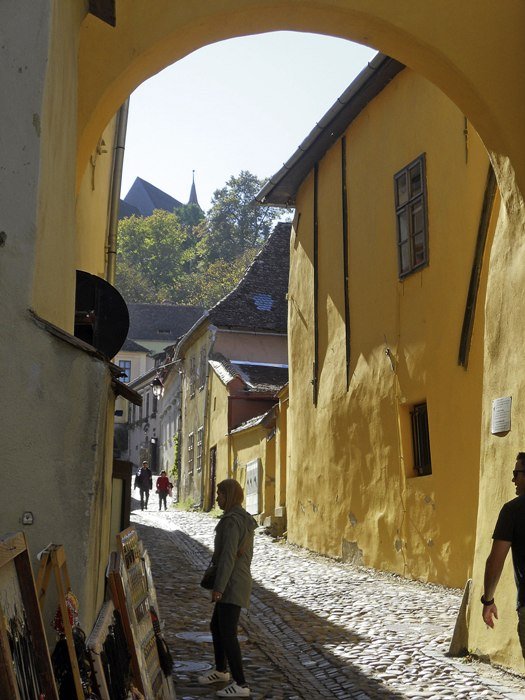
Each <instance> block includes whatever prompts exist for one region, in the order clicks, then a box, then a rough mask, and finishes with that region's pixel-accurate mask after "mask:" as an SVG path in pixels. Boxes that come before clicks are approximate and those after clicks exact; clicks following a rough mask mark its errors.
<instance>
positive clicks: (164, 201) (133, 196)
mask: <svg viewBox="0 0 525 700" xmlns="http://www.w3.org/2000/svg"><path fill="white" fill-rule="evenodd" d="M124 201H125V202H126V203H127V204H130V205H131V206H132V207H134V208H136V209H137V210H138V211H139V214H140V216H151V215H152V214H153V211H154V210H155V209H162V210H163V211H168V212H173V211H174V210H175V209H176V208H177V207H181V206H182V202H179V200H178V199H175V197H172V196H171V195H169V194H167V193H166V192H163V191H162V190H159V188H158V187H155V185H152V184H151V182H148V181H147V180H143V179H142V178H141V177H137V178H135V182H134V183H133V184H132V185H131V188H130V190H129V192H128V193H127V195H126V196H125V197H124Z"/></svg>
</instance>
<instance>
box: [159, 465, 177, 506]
mask: <svg viewBox="0 0 525 700" xmlns="http://www.w3.org/2000/svg"><path fill="white" fill-rule="evenodd" d="M155 485H156V488H157V493H158V494H159V510H162V504H163V503H164V510H168V508H167V506H166V497H167V496H168V494H169V493H170V491H171V489H172V488H173V484H172V483H171V482H170V480H169V479H168V477H167V476H166V472H165V470H164V469H163V470H162V471H161V473H160V476H159V477H157V482H156V484H155Z"/></svg>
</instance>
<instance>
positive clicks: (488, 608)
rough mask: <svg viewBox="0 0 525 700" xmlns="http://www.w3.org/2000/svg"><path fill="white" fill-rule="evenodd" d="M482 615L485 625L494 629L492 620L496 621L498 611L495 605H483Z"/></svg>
mask: <svg viewBox="0 0 525 700" xmlns="http://www.w3.org/2000/svg"><path fill="white" fill-rule="evenodd" d="M482 615H483V621H484V622H485V624H486V625H488V626H489V627H490V628H491V629H494V618H495V619H496V620H497V619H498V609H497V607H496V603H492V605H484V606H483V613H482Z"/></svg>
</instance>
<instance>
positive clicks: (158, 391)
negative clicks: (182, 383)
mask: <svg viewBox="0 0 525 700" xmlns="http://www.w3.org/2000/svg"><path fill="white" fill-rule="evenodd" d="M151 390H152V391H153V396H154V397H155V398H156V399H160V397H161V396H162V394H163V393H164V384H163V383H162V381H161V379H160V377H159V376H156V377H155V379H154V380H153V381H152V382H151Z"/></svg>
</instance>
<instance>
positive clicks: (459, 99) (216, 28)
mask: <svg viewBox="0 0 525 700" xmlns="http://www.w3.org/2000/svg"><path fill="white" fill-rule="evenodd" d="M116 9H117V26H116V28H113V27H110V26H109V25H107V24H104V23H103V22H101V21H100V20H98V19H97V18H95V17H94V16H92V15H87V16H86V17H85V19H84V21H83V23H82V25H81V32H80V50H79V88H78V107H79V112H78V135H79V136H78V139H79V140H78V161H77V163H78V174H79V175H81V174H82V172H83V170H84V168H85V165H86V163H87V161H88V157H89V153H90V152H91V150H92V149H93V147H94V145H95V144H96V142H97V139H98V137H99V136H100V134H101V132H102V130H103V128H104V127H105V125H106V124H107V122H108V121H109V119H110V118H111V116H112V115H113V114H114V113H115V112H116V110H117V109H118V108H119V106H120V104H121V103H122V102H123V101H124V100H125V99H126V98H127V97H128V95H129V94H130V93H131V92H132V91H133V90H134V89H135V88H136V87H137V86H138V85H139V84H140V83H142V82H143V81H144V80H146V79H148V78H149V77H151V76H152V75H154V74H155V73H157V72H158V71H160V70H162V69H163V68H165V67H166V66H168V65H170V64H171V63H173V62H175V61H177V60H178V59H180V58H182V57H184V56H185V55H187V54H189V53H191V52H193V51H195V50H197V49H199V48H201V47H202V46H205V45H206V44H209V43H213V42H217V41H220V40H224V39H229V38H233V37H238V36H244V35H249V34H258V33H262V32H269V31H277V30H290V31H305V32H313V33H319V34H328V35H333V36H338V37H342V38H347V39H349V40H351V41H355V42H358V43H361V44H366V45H368V46H371V47H373V48H376V49H378V50H380V51H382V52H383V53H386V54H388V55H390V56H392V57H394V58H396V59H397V60H399V61H401V62H403V63H405V64H406V65H407V66H409V67H410V68H412V69H414V70H416V71H417V72H419V73H421V74H422V75H424V76H425V77H426V78H428V79H429V80H431V81H432V82H433V83H435V84H436V85H437V86H438V87H439V88H440V89H441V90H443V92H445V93H446V94H447V95H448V96H449V97H450V98H451V99H452V100H453V101H454V102H455V103H456V104H457V105H458V107H459V108H460V109H461V110H462V111H463V112H464V114H465V115H466V116H467V117H468V118H469V119H470V121H471V122H472V123H473V125H474V126H475V128H476V130H477V131H478V133H479V134H480V136H481V137H482V139H483V140H484V142H485V145H486V146H487V148H488V149H489V150H490V151H492V152H494V153H496V154H499V155H502V156H509V157H510V158H511V160H512V162H513V165H514V168H515V171H516V174H517V175H518V179H519V180H520V181H522V182H523V181H524V180H525V155H523V154H525V129H523V128H522V125H523V124H524V123H525V72H524V71H523V70H520V68H519V67H520V66H523V65H525V42H523V39H522V32H521V31H520V30H521V28H523V27H524V26H525V3H523V2H521V0H505V1H504V2H503V3H494V2H493V1H492V0H463V2H460V3H458V2H452V1H451V0H449V1H443V2H432V3H421V2H420V0H405V2H404V3H402V4H400V3H392V2H385V0H312V1H309V2H306V1H304V0H279V1H276V0H274V2H262V1H261V0H201V1H200V2H199V3H187V2H186V3H184V2H174V1H173V0H156V1H155V3H152V2H151V0H134V1H133V2H132V3H127V2H117V8H116ZM320 60H322V58H321V57H320ZM256 79H259V80H265V79H269V80H272V79H273V76H264V75H261V76H256ZM521 189H522V190H523V188H521Z"/></svg>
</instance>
